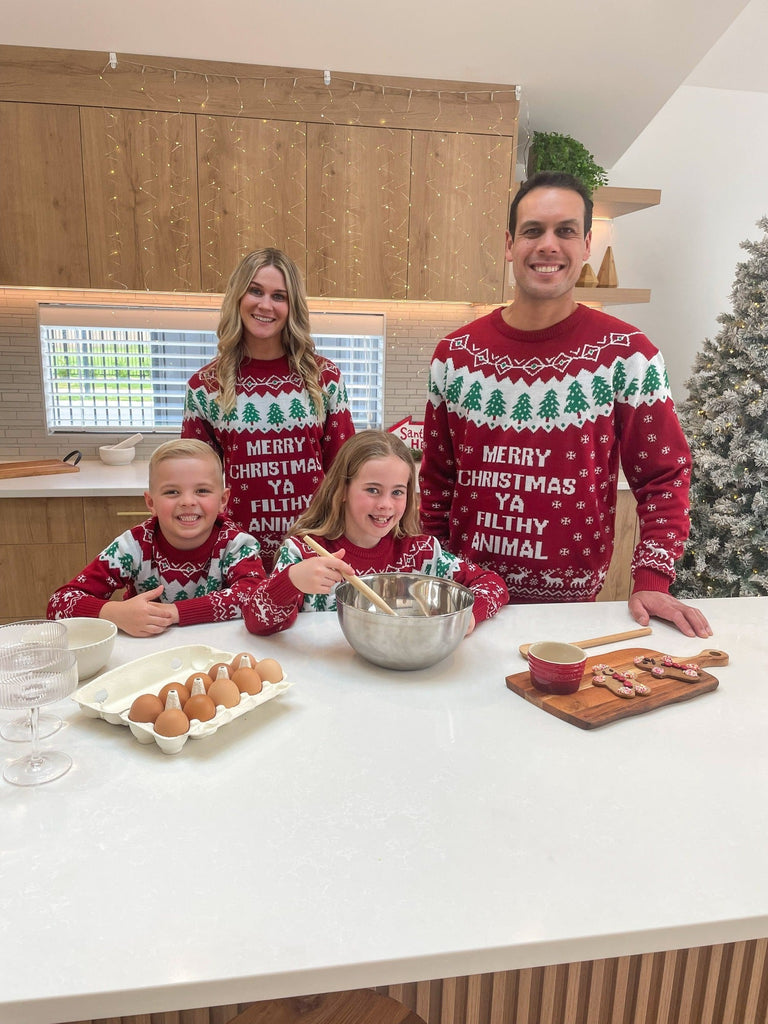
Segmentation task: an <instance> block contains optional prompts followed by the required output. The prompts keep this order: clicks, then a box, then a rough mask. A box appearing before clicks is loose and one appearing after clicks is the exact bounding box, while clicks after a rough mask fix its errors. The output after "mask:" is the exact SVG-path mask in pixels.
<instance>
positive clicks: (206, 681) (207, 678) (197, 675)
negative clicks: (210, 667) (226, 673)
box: [184, 672, 216, 694]
mask: <svg viewBox="0 0 768 1024" xmlns="http://www.w3.org/2000/svg"><path fill="white" fill-rule="evenodd" d="M215 678H216V677H215V676H211V675H209V674H208V673H207V672H193V673H192V675H191V676H190V677H189V679H187V681H186V682H185V684H184V685H185V686H186V687H187V689H188V690H189V692H190V694H191V693H192V689H193V686H194V682H195V680H196V679H202V681H203V685H204V686H205V692H206V693H208V690H209V689H210V686H211V683H212V682H213V680H214V679H215Z"/></svg>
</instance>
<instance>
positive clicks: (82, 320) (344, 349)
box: [38, 303, 385, 433]
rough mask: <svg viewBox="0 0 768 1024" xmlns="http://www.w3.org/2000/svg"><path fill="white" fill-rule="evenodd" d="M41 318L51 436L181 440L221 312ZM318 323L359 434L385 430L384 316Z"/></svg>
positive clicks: (80, 308)
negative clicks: (190, 385)
mask: <svg viewBox="0 0 768 1024" xmlns="http://www.w3.org/2000/svg"><path fill="white" fill-rule="evenodd" d="M38 312H39V323H40V345H41V356H42V369H43V388H44V392H45V407H46V417H47V422H48V429H49V431H50V432H53V433H55V432H60V431H68V432H73V431H75V432H76V431H94V432H99V433H105V432H110V431H114V432H116V433H117V432H123V431H125V430H127V429H130V430H139V431H141V432H143V433H151V432H153V431H154V432H168V433H171V432H172V433H177V432H178V430H179V428H180V426H181V420H182V415H183V411H184V396H185V391H186V384H187V380H188V379H189V377H190V376H191V375H192V374H193V373H194V372H195V371H196V370H199V369H200V367H201V366H204V365H205V363H208V362H210V361H211V359H213V358H214V356H215V355H216V345H217V338H216V325H217V324H218V320H219V311H218V310H204V309H174V308H163V307H158V306H151V307H150V306H142V307H136V306H96V305H83V304H74V303H71V304H70V303H39V305H38ZM310 324H311V330H312V336H313V338H314V341H315V345H316V347H317V350H318V351H319V352H320V353H321V354H322V355H324V356H326V357H327V358H328V359H331V360H332V361H333V362H334V363H336V365H337V366H338V367H339V369H340V370H341V372H342V374H343V376H344V381H345V383H346V385H347V391H348V393H349V399H350V407H351V410H352V416H353V419H354V421H355V427H356V428H357V429H359V430H361V429H365V428H366V427H380V426H381V425H382V421H383V391H384V388H383V385H384V350H385V323H384V315H383V314H378V313H365V314H359V313H324V312H313V313H311V314H310Z"/></svg>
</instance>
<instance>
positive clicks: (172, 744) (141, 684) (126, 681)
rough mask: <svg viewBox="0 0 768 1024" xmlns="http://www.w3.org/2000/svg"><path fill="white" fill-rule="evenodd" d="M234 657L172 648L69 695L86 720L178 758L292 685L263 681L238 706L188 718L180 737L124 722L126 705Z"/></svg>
mask: <svg viewBox="0 0 768 1024" xmlns="http://www.w3.org/2000/svg"><path fill="white" fill-rule="evenodd" d="M234 657H235V655H234V654H232V653H230V652H228V651H220V650H218V649H217V648H215V647H207V646H206V645H205V644H193V645H191V646H189V647H172V648H170V649H169V650H167V651H157V652H156V653H155V654H148V655H146V656H145V657H143V658H137V659H136V660H135V661H129V662H128V663H127V664H126V665H121V666H120V668H115V669H112V670H111V671H109V672H104V673H103V674H102V675H100V676H99V677H98V678H97V679H94V680H93V682H91V683H86V685H85V686H82V687H80V689H79V690H77V691H76V692H75V693H73V694H72V700H74V701H75V703H76V704H79V705H80V708H81V710H82V711H83V712H84V713H85V714H86V715H88V717H89V718H103V719H104V721H105V722H109V723H110V725H127V726H128V728H129V729H130V730H131V733H132V734H133V736H134V737H135V738H136V739H137V740H138V741H139V743H147V744H149V743H156V744H157V746H158V747H160V749H161V750H162V752H163V753H164V754H178V753H179V751H180V750H181V749H182V748H183V746H184V744H185V743H186V742H187V740H189V739H193V740H197V739H203V738H205V737H206V736H212V735H213V733H215V732H217V731H218V730H219V729H220V728H221V726H222V725H228V724H229V723H230V722H232V721H234V719H236V718H240V716H241V715H245V714H247V713H248V712H249V711H253V709H254V708H257V707H258V706H259V705H260V704H264V703H265V702H266V701H268V700H271V699H272V698H273V697H278V696H279V695H280V694H281V693H285V691H286V690H287V689H288V688H289V687H290V686H292V685H293V684H292V683H289V682H288V680H287V679H284V678H283V679H281V680H280V681H279V682H277V683H267V682H265V683H264V686H263V689H262V690H261V692H260V693H256V694H253V695H251V694H247V693H244V694H242V695H241V697H240V703H239V704H237V705H236V706H235V707H233V708H225V707H222V706H219V707H217V708H216V714H215V716H214V717H213V718H212V719H211V720H210V721H209V722H200V721H198V720H197V719H193V720H192V721H191V722H190V725H189V732H186V733H184V735H183V736H158V735H157V733H156V732H155V730H154V727H153V726H152V725H151V724H150V723H145V722H131V721H130V720H129V718H128V713H129V711H130V709H131V704H133V702H134V700H135V699H136V698H137V697H140V696H141V695H142V694H144V693H158V692H159V691H160V690H161V689H162V687H163V686H165V684H166V683H172V682H182V683H183V682H184V680H185V679H187V678H188V677H189V676H191V675H192V674H193V673H195V672H204V671H205V670H206V669H208V668H210V667H211V665H214V664H215V663H216V662H218V661H226V662H229V661H232V659H233V658H234Z"/></svg>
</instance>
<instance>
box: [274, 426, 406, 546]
mask: <svg viewBox="0 0 768 1024" xmlns="http://www.w3.org/2000/svg"><path fill="white" fill-rule="evenodd" d="M390 455H394V456H395V457H396V458H398V459H402V461H403V462H404V463H405V465H406V466H407V467H408V493H407V495H406V502H405V511H404V512H403V515H402V517H401V518H400V521H399V522H398V523H396V524H395V527H394V529H393V531H392V533H393V534H394V536H395V537H416V536H417V535H418V534H419V533H421V527H420V523H419V514H418V509H417V506H416V464H415V462H414V461H413V458H412V457H411V452H410V449H409V448H408V447H407V446H406V445H405V444H403V442H402V441H401V440H400V438H399V437H397V436H396V435H395V434H390V433H388V432H387V431H386V430H361V431H360V432H359V433H357V434H353V435H352V437H350V438H349V439H348V440H346V441H345V442H344V444H343V445H342V446H341V448H340V449H339V452H338V454H337V456H336V458H335V459H334V460H333V462H332V463H331V468H330V469H329V470H328V472H327V474H326V475H325V477H324V478H323V480H322V482H321V484H320V486H319V487H318V489H317V490H316V491H315V494H314V496H313V498H312V500H311V501H310V503H309V507H308V508H307V509H306V510H305V511H304V512H302V514H301V515H300V516H299V518H298V519H297V520H296V522H295V523H294V524H293V526H292V527H291V529H290V530H289V531H288V536H289V537H296V536H299V535H300V534H303V533H313V534H315V535H316V536H318V537H329V538H330V539H331V540H335V539H336V538H337V537H341V535H342V534H343V533H344V499H345V498H346V495H347V485H348V484H350V483H351V482H352V480H354V478H355V477H356V476H357V474H358V473H359V472H360V470H361V469H362V468H363V466H364V465H365V463H366V462H369V461H370V460H371V459H386V458H388V457H389V456H390Z"/></svg>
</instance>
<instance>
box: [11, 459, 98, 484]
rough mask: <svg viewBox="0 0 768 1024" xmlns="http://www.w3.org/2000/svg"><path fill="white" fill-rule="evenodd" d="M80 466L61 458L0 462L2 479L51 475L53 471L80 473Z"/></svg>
mask: <svg viewBox="0 0 768 1024" xmlns="http://www.w3.org/2000/svg"><path fill="white" fill-rule="evenodd" d="M79 472H80V468H79V467H78V466H73V465H72V463H71V462H63V461H62V460H61V459H29V460H27V461H26V462H0V480H12V479H13V478H14V477H18V476H49V475H50V474H52V473H79Z"/></svg>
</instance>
